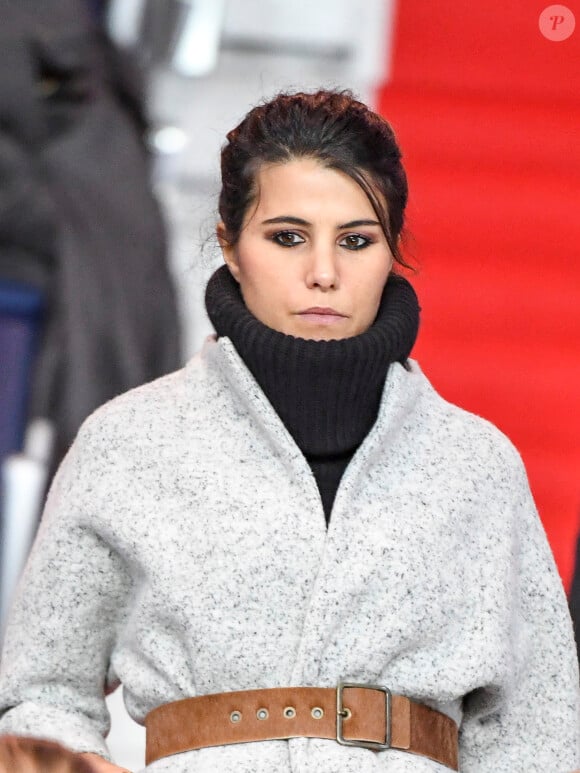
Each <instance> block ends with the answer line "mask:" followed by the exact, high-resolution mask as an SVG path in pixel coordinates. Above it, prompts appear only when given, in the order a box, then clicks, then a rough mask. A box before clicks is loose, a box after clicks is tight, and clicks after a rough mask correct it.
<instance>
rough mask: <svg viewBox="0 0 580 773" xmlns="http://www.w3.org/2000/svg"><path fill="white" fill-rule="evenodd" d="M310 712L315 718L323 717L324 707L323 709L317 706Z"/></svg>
mask: <svg viewBox="0 0 580 773" xmlns="http://www.w3.org/2000/svg"><path fill="white" fill-rule="evenodd" d="M310 713H311V714H312V716H313V717H314V719H322V717H323V716H324V709H321V708H320V706H315V707H314V708H313V709H312V711H311V712H310Z"/></svg>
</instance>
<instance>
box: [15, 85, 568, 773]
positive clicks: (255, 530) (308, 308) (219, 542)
mask: <svg viewBox="0 0 580 773" xmlns="http://www.w3.org/2000/svg"><path fill="white" fill-rule="evenodd" d="M222 180H223V188H222V192H221V196H220V205H219V209H220V215H221V222H220V224H219V225H218V229H217V231H218V238H219V240H220V244H221V246H222V250H223V254H224V258H225V262H226V265H225V266H224V267H222V268H220V269H219V270H218V271H217V272H216V273H215V274H214V276H213V277H212V279H211V280H210V282H209V284H208V288H207V295H206V303H207V309H208V313H209V316H210V318H211V320H212V322H213V324H214V327H215V329H216V332H217V340H216V338H212V339H211V340H208V342H207V344H206V346H205V347H204V350H203V351H202V353H201V354H200V355H199V356H198V357H197V358H195V359H194V360H193V361H192V362H190V363H189V364H188V365H187V366H186V367H185V368H184V369H183V370H182V371H179V372H177V373H175V374H173V375H170V376H168V377H165V378H163V379H160V380H158V381H155V382H153V383H151V384H149V385H147V386H144V387H141V388H139V389H137V390H134V391H132V392H129V393H127V394H126V395H124V396H121V397H119V398H117V399H116V400H114V401H112V402H111V403H109V404H108V405H106V406H105V407H103V408H102V409H100V410H99V411H97V412H96V413H95V414H94V415H93V416H92V418H90V419H89V420H88V421H87V422H86V423H85V425H84V427H83V428H82V430H81V432H80V434H79V436H78V438H77V440H76V441H75V443H74V445H73V447H72V449H71V451H70V453H69V455H68V457H67V459H66V461H65V462H64V464H63V466H62V468H61V470H60V472H59V474H58V476H57V479H56V481H55V483H54V485H53V488H52V491H51V493H50V496H49V500H48V502H47V506H46V511H45V515H44V518H43V522H42V526H41V529H40V533H39V536H38V539H37V542H36V544H35V547H34V549H33V553H32V557H31V560H30V562H29V565H28V568H27V571H26V575H25V578H24V580H23V583H22V586H21V591H20V594H19V598H18V600H17V602H16V604H15V608H14V611H13V613H12V619H11V622H10V627H9V632H8V634H7V639H6V649H5V655H4V672H3V676H2V682H1V691H0V699H1V704H0V705H1V708H2V709H3V710H4V712H5V714H4V717H3V719H2V720H1V724H0V727H1V728H2V729H3V730H4V731H5V732H24V731H25V732H26V733H28V734H35V735H40V736H45V737H50V738H54V739H56V740H60V741H61V742H63V743H65V744H67V745H68V746H70V747H71V748H72V749H74V750H76V751H79V752H84V753H86V754H87V755H88V756H89V757H90V758H91V759H92V760H93V761H94V762H98V764H99V769H100V771H102V772H103V773H105V772H107V773H112V771H117V770H118V768H117V767H115V766H113V765H111V764H109V763H107V762H106V761H105V759H99V758H106V757H107V749H106V746H105V745H104V742H103V735H104V734H105V733H106V731H107V727H108V716H107V712H106V709H105V705H104V702H103V693H104V690H106V689H113V688H114V687H115V686H116V685H117V684H118V683H119V682H121V683H122V684H123V686H124V690H125V701H126V705H127V708H128V710H129V712H130V714H131V715H132V716H133V717H134V718H135V719H136V720H137V721H138V722H144V721H145V720H146V721H147V726H148V738H147V743H148V759H149V760H150V762H151V765H150V769H151V770H152V771H155V772H156V773H159V772H160V771H163V772H167V773H181V772H182V771H183V772H185V771H230V770H235V771H238V772H239V771H247V772H248V773H250V772H251V773H261V772H262V771H263V772H264V773H265V772H266V771H268V773H271V772H272V771H304V772H306V771H308V772H309V773H312V772H314V771H316V773H325V772H328V773H330V772H331V771H333V772H334V771H338V770H340V771H343V772H344V773H348V772H351V773H354V771H356V773H365V772H366V771H382V770H384V771H387V770H388V771H389V772H390V773H406V772H407V771H414V772H417V773H419V772H420V771H430V772H431V771H433V773H434V772H435V771H441V772H443V771H445V770H447V771H448V770H450V769H458V767H459V769H461V771H463V772H464V773H488V772H489V773H491V771H494V773H495V772H497V771H506V772H507V771H509V773H517V771H522V772H523V771H526V773H533V771H542V773H544V772H545V771H547V770H550V771H562V772H563V771H569V770H571V769H572V768H574V767H575V766H577V765H578V764H579V763H580V751H579V725H578V717H579V705H580V700H579V691H578V672H577V664H576V661H575V656H574V650H573V639H572V633H571V624H570V619H569V616H568V613H567V608H566V604H565V599H564V595H563V592H562V588H561V584H560V581H559V578H558V575H557V572H556V569H555V566H554V562H553V559H552V557H551V554H550V551H549V548H548V545H547V542H546V538H545V535H544V532H543V530H542V527H541V525H540V521H539V519H538V516H537V514H536V511H535V508H534V504H533V501H532V498H531V495H530V492H529V487H528V484H527V480H526V475H525V472H524V469H523V466H522V463H521V460H520V458H519V456H518V454H517V452H516V451H515V449H514V448H513V446H512V445H511V444H510V442H509V441H508V440H507V439H506V438H505V437H504V436H503V435H502V434H501V433H500V432H499V431H498V430H497V429H495V428H494V427H492V426H491V425H489V424H488V423H487V422H485V421H483V420H482V419H480V418H478V417H475V416H473V415H471V414H468V413H466V412H464V411H462V410H460V409H459V408H457V407H455V406H452V405H449V404H448V403H446V402H445V401H444V400H443V399H442V398H441V397H439V396H438V395H437V394H436V393H435V392H434V390H433V388H432V387H431V386H430V384H429V382H428V381H427V379H426V378H425V376H424V375H423V374H422V372H421V370H420V368H419V366H418V365H417V364H416V363H415V362H412V361H410V360H409V359H408V357H409V354H410V352H411V349H412V347H413V344H414V341H415V337H416V334H417V328H418V315H419V309H418V304H417V299H416V296H415V293H414V292H413V289H412V287H411V285H410V284H409V283H408V282H407V281H406V280H405V279H403V278H401V277H400V276H399V275H397V273H396V271H394V268H395V267H396V266H397V265H401V264H404V259H403V257H402V254H401V248H400V244H401V235H402V229H403V224H404V210H405V205H406V201H407V183H406V177H405V173H404V170H403V167H402V165H401V154H400V151H399V148H398V146H397V143H396V141H395V138H394V135H393V132H392V130H391V128H390V126H389V124H388V123H387V122H386V121H384V120H383V119H382V118H380V117H379V116H377V115H375V114H374V113H372V112H371V111H370V110H368V108H366V107H365V106H364V105H362V104H361V103H359V102H357V101H356V100H354V99H353V98H352V97H351V96H350V95H348V94H344V93H332V92H320V93H317V94H312V95H308V94H296V95H291V96H287V95H280V96H278V97H277V98H276V99H274V100H272V101H271V102H269V103H267V104H265V105H262V106H260V107H257V108H255V109H254V110H252V111H251V112H250V113H249V114H248V116H247V117H246V118H245V119H244V121H242V123H241V124H240V125H239V126H238V127H237V128H236V129H234V130H233V131H232V132H231V133H230V134H229V135H228V143H227V144H226V146H225V148H224V150H223V153H222ZM452 366H453V364H452V363H450V367H452ZM343 682H349V683H352V682H354V683H360V684H364V685H366V687H349V686H345V685H344V684H342V683H343ZM337 686H338V689H337ZM284 688H293V689H284ZM296 688H301V689H296ZM302 688H303V689H302ZM386 688H388V689H389V690H390V691H391V693H392V695H391V694H389V693H388V692H387V690H386ZM248 691H249V692H248ZM194 696H196V697H194ZM206 696H210V697H206ZM192 698H193V699H192ZM409 699H410V700H409ZM164 706H165V708H161V707H164ZM458 727H459V741H457V728H458Z"/></svg>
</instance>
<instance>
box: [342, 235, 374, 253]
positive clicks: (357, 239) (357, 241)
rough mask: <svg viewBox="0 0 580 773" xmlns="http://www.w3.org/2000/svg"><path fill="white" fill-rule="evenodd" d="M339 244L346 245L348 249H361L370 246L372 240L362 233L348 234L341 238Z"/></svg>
mask: <svg viewBox="0 0 580 773" xmlns="http://www.w3.org/2000/svg"><path fill="white" fill-rule="evenodd" d="M339 244H340V246H341V247H346V249H347V250H361V249H363V248H364V247H368V246H369V244H371V240H370V239H368V238H367V237H366V236H361V235H360V234H347V235H346V236H345V237H344V238H343V239H341V241H340V242H339Z"/></svg>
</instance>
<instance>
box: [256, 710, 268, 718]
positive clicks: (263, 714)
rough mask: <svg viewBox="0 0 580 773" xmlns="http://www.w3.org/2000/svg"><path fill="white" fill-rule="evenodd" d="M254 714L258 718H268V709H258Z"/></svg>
mask: <svg viewBox="0 0 580 773" xmlns="http://www.w3.org/2000/svg"><path fill="white" fill-rule="evenodd" d="M256 716H257V717H258V719H268V716H269V714H268V709H258V711H256Z"/></svg>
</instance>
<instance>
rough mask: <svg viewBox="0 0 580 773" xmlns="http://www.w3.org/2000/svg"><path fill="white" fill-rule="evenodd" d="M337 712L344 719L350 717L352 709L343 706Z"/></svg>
mask: <svg viewBox="0 0 580 773" xmlns="http://www.w3.org/2000/svg"><path fill="white" fill-rule="evenodd" d="M338 713H339V714H340V716H341V717H342V718H343V719H344V720H347V719H350V718H351V717H352V711H351V710H350V709H347V708H344V709H343V710H342V711H339V712H338Z"/></svg>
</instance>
